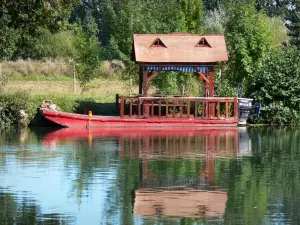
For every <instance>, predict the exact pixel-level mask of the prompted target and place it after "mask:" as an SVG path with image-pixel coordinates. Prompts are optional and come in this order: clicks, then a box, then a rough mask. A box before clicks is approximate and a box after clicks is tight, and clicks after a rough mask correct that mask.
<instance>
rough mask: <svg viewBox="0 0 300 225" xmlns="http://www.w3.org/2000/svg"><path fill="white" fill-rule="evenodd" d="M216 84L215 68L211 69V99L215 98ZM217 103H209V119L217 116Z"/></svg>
mask: <svg viewBox="0 0 300 225" xmlns="http://www.w3.org/2000/svg"><path fill="white" fill-rule="evenodd" d="M214 93H215V82H214V67H211V68H210V69H209V97H214ZM215 108H216V103H209V117H215V116H216V109H215Z"/></svg>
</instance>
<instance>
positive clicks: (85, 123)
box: [42, 109, 238, 128]
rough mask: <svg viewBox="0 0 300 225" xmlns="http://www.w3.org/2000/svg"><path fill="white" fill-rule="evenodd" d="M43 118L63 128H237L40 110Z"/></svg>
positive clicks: (219, 122) (228, 121)
mask: <svg viewBox="0 0 300 225" xmlns="http://www.w3.org/2000/svg"><path fill="white" fill-rule="evenodd" d="M42 114H43V116H44V117H45V118H46V119H48V120H50V121H52V122H54V123H56V124H59V125H61V126H64V127H88V128H89V127H140V128H143V127H145V128H146V127H147V128H149V127H182V128H183V127H189V128H197V127H204V126H206V127H208V126H237V123H238V120H236V119H223V120H218V119H209V120H208V119H195V118H193V119H186V118H183V119H181V118H161V119H160V118H151V117H150V118H136V117H116V116H94V115H93V116H91V115H83V114H74V113H64V112H56V111H51V110H47V109H42Z"/></svg>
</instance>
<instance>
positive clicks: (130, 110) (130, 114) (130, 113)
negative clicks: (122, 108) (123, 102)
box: [129, 99, 133, 117]
mask: <svg viewBox="0 0 300 225" xmlns="http://www.w3.org/2000/svg"><path fill="white" fill-rule="evenodd" d="M132 101H133V100H132V99H130V107H129V116H130V117H132Z"/></svg>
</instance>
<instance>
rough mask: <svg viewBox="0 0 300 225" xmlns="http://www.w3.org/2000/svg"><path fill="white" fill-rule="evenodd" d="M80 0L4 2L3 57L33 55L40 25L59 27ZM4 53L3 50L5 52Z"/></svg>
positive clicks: (0, 12) (0, 40) (1, 21)
mask: <svg viewBox="0 0 300 225" xmlns="http://www.w3.org/2000/svg"><path fill="white" fill-rule="evenodd" d="M76 2H77V0H67V1H60V0H41V1H36V0H17V1H2V2H1V4H0V24H1V35H0V43H1V49H0V50H1V52H0V55H1V58H3V59H7V58H11V57H14V58H18V57H23V58H27V57H31V56H32V55H34V52H33V51H32V50H33V46H34V45H35V42H36V38H37V37H39V35H40V33H39V29H38V28H39V27H41V28H46V29H49V30H50V31H51V32H56V31H58V30H59V29H60V28H61V27H62V26H63V25H64V23H66V22H67V20H68V18H69V15H70V12H71V8H72V6H73V5H74V4H75V3H76ZM2 53H3V54H2Z"/></svg>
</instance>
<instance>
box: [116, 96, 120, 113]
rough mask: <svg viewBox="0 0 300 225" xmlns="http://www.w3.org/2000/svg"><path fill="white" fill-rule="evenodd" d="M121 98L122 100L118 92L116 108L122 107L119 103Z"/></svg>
mask: <svg viewBox="0 0 300 225" xmlns="http://www.w3.org/2000/svg"><path fill="white" fill-rule="evenodd" d="M119 100H120V95H119V94H116V109H117V110H118V109H120V105H119Z"/></svg>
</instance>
